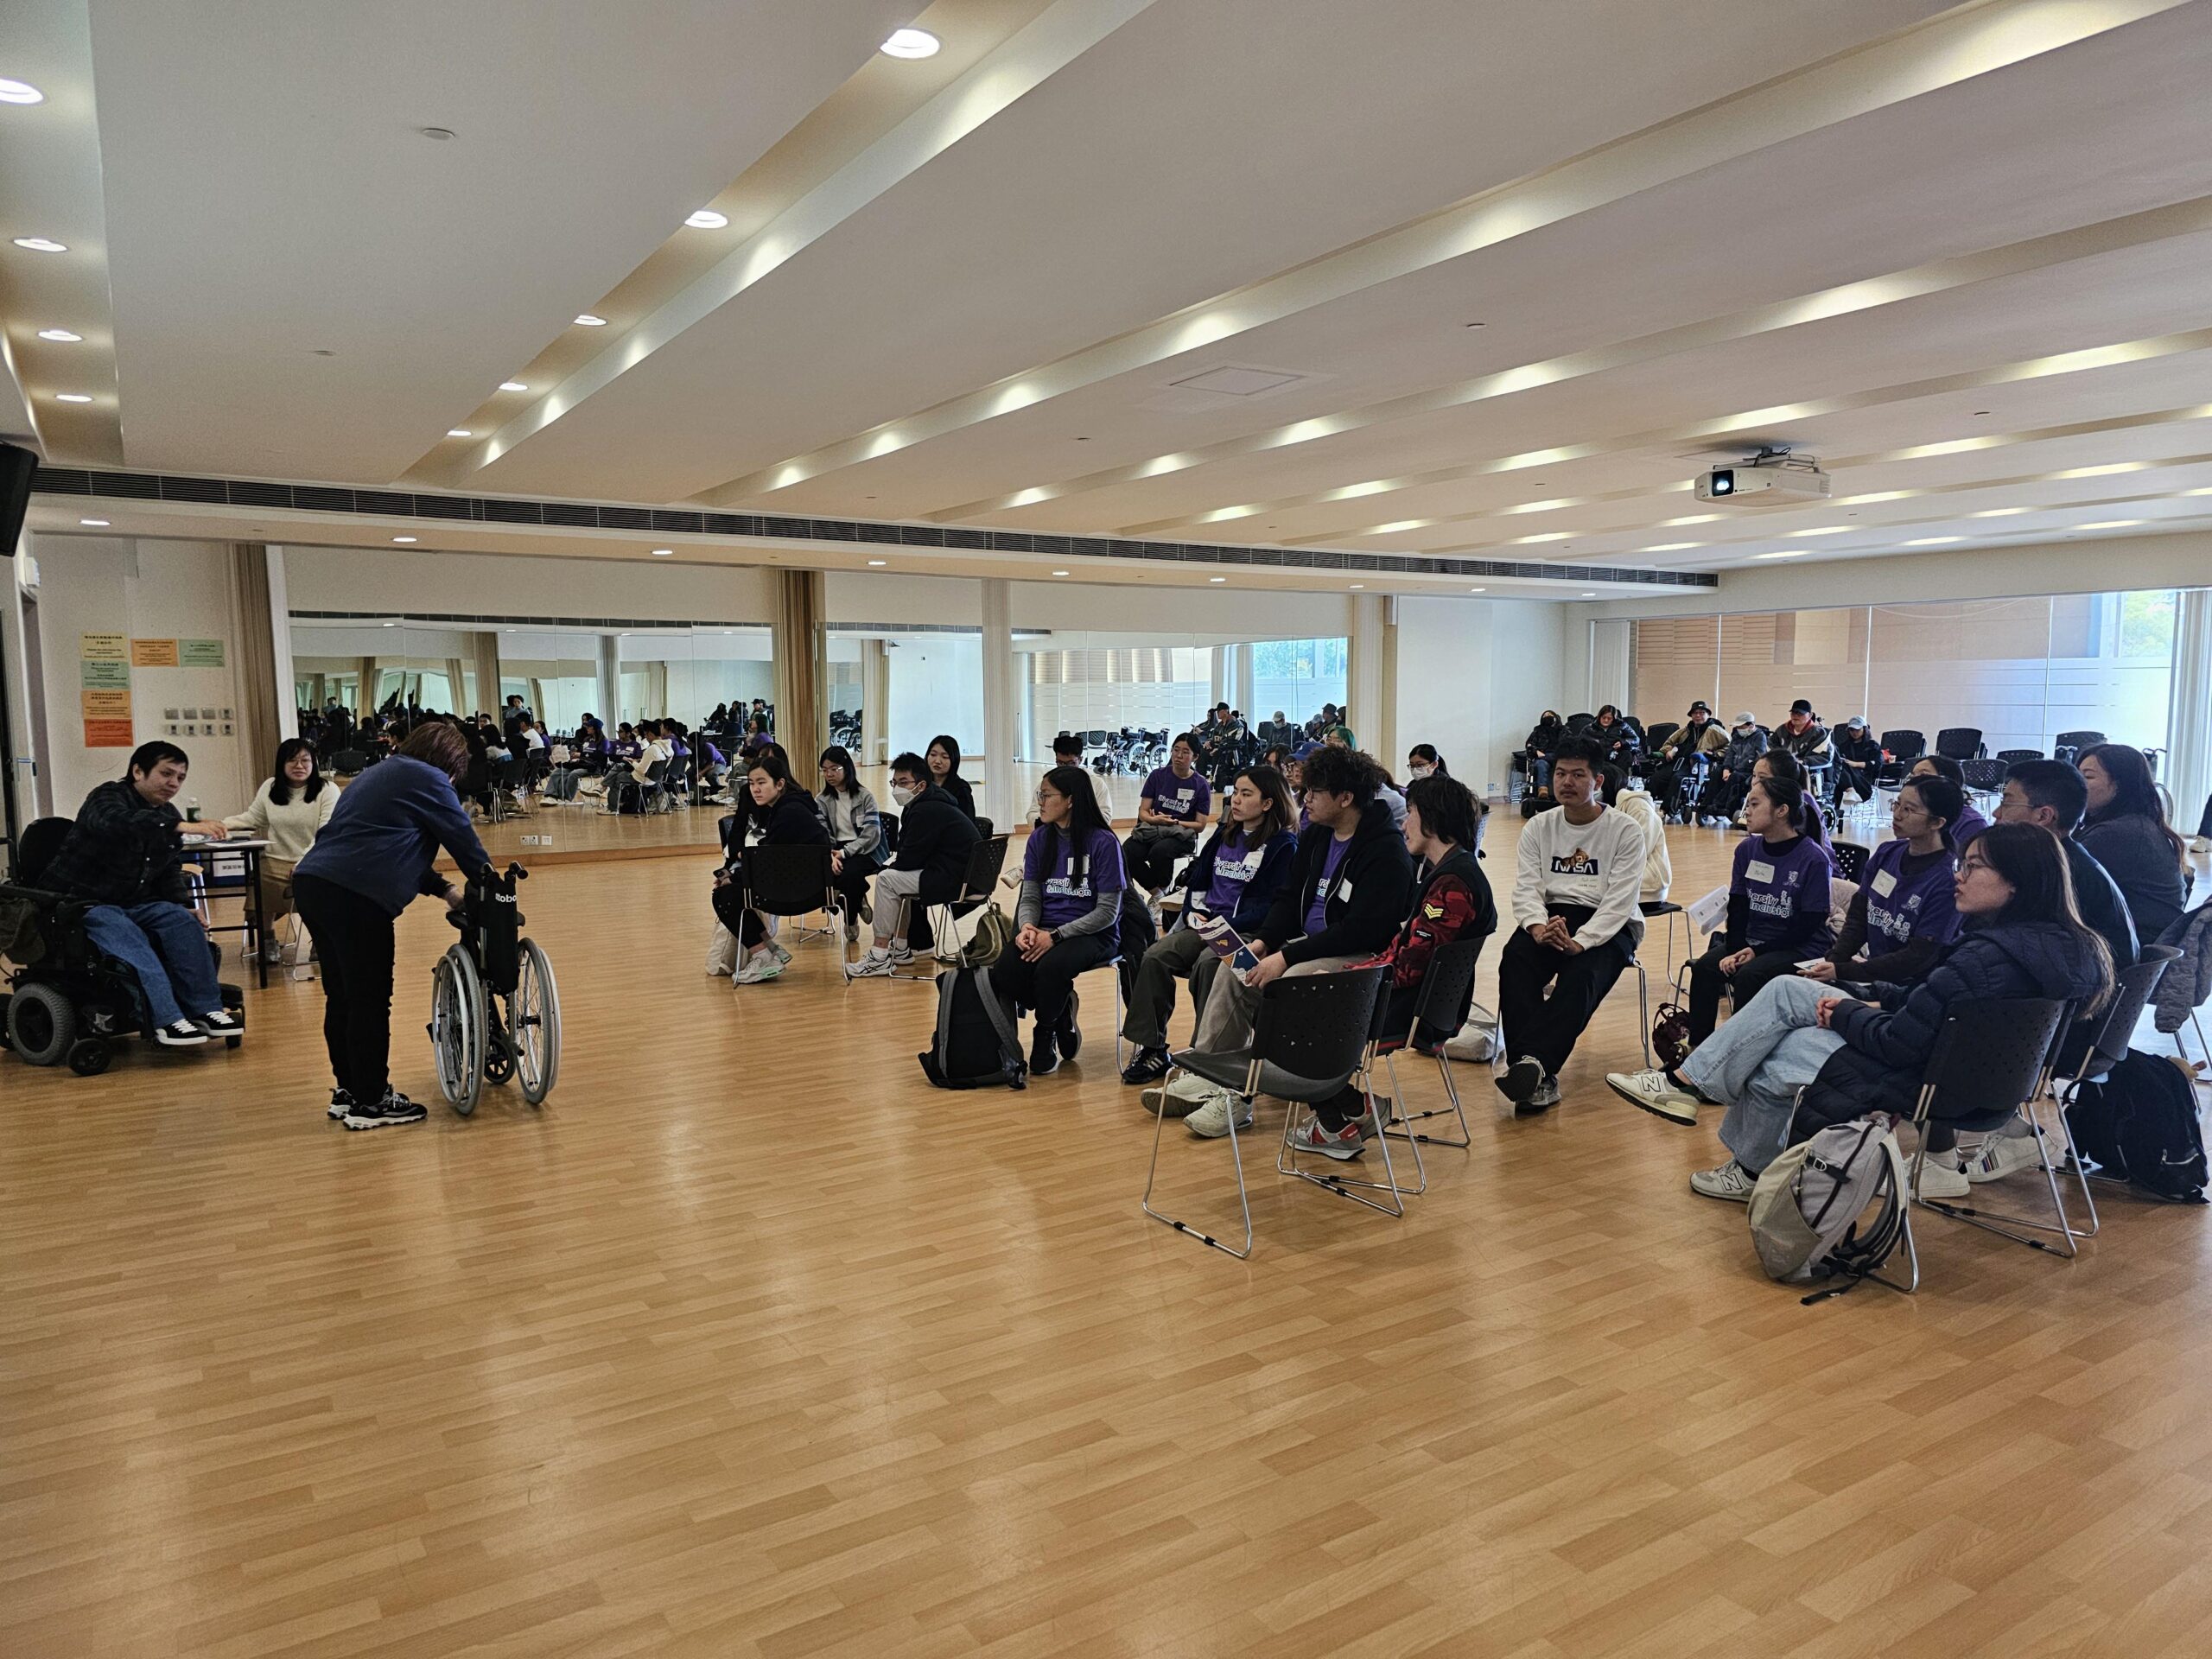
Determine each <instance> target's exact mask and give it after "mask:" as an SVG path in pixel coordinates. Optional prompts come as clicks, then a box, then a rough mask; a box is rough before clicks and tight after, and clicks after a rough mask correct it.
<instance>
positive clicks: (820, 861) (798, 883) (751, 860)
mask: <svg viewBox="0 0 2212 1659" xmlns="http://www.w3.org/2000/svg"><path fill="white" fill-rule="evenodd" d="M829 853H830V849H829V846H828V844H827V843H819V844H817V843H814V842H800V843H798V844H796V845H784V846H774V845H768V846H760V847H748V848H747V849H745V856H744V857H743V858H742V859H741V861H739V865H738V884H739V887H740V888H741V891H742V893H743V894H744V904H745V907H746V909H747V910H753V911H758V912H760V914H761V915H763V916H789V917H794V918H796V917H800V916H811V915H813V914H814V913H815V912H817V911H820V912H822V913H823V915H824V916H825V917H828V916H830V915H833V914H834V913H835V912H836V909H837V905H838V899H839V895H838V893H837V888H836V883H835V882H834V881H833V880H831V878H830V874H829ZM836 926H837V924H836V922H835V921H832V922H830V923H829V925H828V926H827V927H824V928H821V929H818V930H817V929H809V928H805V927H800V928H796V929H794V930H793V936H794V937H795V938H797V939H798V940H799V941H800V942H801V943H804V941H805V940H806V938H807V937H808V936H809V934H810V933H814V934H816V935H817V937H821V938H828V937H829V936H830V935H831V934H832V933H833V932H835V931H836ZM843 954H844V951H843V948H842V945H841V946H840V948H839V955H840V956H841V957H842V955H843Z"/></svg>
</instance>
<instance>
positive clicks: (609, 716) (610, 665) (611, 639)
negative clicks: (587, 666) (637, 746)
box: [592, 633, 622, 742]
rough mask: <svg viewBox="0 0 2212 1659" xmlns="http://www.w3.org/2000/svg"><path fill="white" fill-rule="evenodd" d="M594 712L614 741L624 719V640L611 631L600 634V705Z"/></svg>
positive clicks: (608, 739) (609, 737)
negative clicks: (618, 727) (615, 730)
mask: <svg viewBox="0 0 2212 1659" xmlns="http://www.w3.org/2000/svg"><path fill="white" fill-rule="evenodd" d="M592 713H594V714H595V715H598V716H599V717H600V720H601V721H602V722H603V723H604V724H605V725H606V727H607V741H609V742H612V741H613V739H614V728H616V727H617V726H618V725H620V723H621V720H622V641H621V640H620V639H618V638H617V637H616V636H615V635H613V634H611V633H602V634H601V635H600V636H599V707H598V708H596V709H593V710H592Z"/></svg>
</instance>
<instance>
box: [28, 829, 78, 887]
mask: <svg viewBox="0 0 2212 1659" xmlns="http://www.w3.org/2000/svg"><path fill="white" fill-rule="evenodd" d="M76 823H77V821H76V820H75V819H74V818H40V819H39V820H37V821H36V822H35V823H31V824H29V825H27V826H25V828H24V829H23V833H22V836H20V837H19V838H18V839H17V840H16V874H15V880H16V885H18V886H19V887H36V886H38V879H39V877H41V875H44V874H46V867H47V866H48V865H49V864H51V863H53V862H54V855H55V854H56V853H58V852H60V850H61V843H62V842H65V841H67V840H68V839H69V832H70V830H72V829H74V828H76Z"/></svg>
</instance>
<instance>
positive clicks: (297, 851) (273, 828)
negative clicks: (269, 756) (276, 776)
mask: <svg viewBox="0 0 2212 1659" xmlns="http://www.w3.org/2000/svg"><path fill="white" fill-rule="evenodd" d="M336 810H338V785H337V784H336V783H335V782H334V781H333V780H332V779H328V778H326V779H323V780H322V789H321V792H320V793H318V794H317V795H316V796H315V799H313V800H311V801H303V800H302V799H301V798H300V793H299V791H297V790H294V791H292V798H291V799H290V800H289V801H287V802H285V803H284V804H283V805H282V806H279V805H277V804H276V802H274V801H273V800H271V799H270V795H269V782H268V780H265V779H264V782H263V783H262V785H261V788H260V789H259V790H258V791H257V792H256V793H255V795H254V798H253V804H251V806H249V807H247V808H246V810H245V811H243V812H240V813H238V814H237V815H236V816H235V817H227V818H225V819H224V820H223V828H224V829H228V830H229V831H231V833H232V834H233V835H248V836H254V837H256V838H257V839H261V840H265V841H267V842H268V843H269V851H268V854H267V856H268V857H270V858H281V859H283V861H285V862H286V863H288V864H296V863H298V862H299V861H301V860H302V859H303V858H305V857H306V856H307V855H308V848H310V847H312V846H314V845H315V835H316V833H317V832H318V831H319V830H321V828H322V826H323V825H324V824H326V823H329V822H330V815H331V814H332V813H333V812H334V811H336Z"/></svg>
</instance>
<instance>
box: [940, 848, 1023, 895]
mask: <svg viewBox="0 0 2212 1659" xmlns="http://www.w3.org/2000/svg"><path fill="white" fill-rule="evenodd" d="M1012 841H1013V837H1012V836H984V837H983V838H982V840H981V841H979V842H976V845H975V846H974V848H973V849H970V850H969V854H968V874H967V875H966V876H965V877H964V878H963V880H962V881H961V883H960V897H959V898H958V899H956V900H955V901H954V902H955V903H957V904H963V905H969V904H975V903H977V902H979V901H981V900H982V899H988V898H989V897H990V896H991V893H992V892H993V891H994V890H995V888H996V887H998V884H999V876H1000V874H1001V872H1003V871H1004V870H1005V868H1006V854H1007V846H1008V844H1009V843H1010V842H1012Z"/></svg>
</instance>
